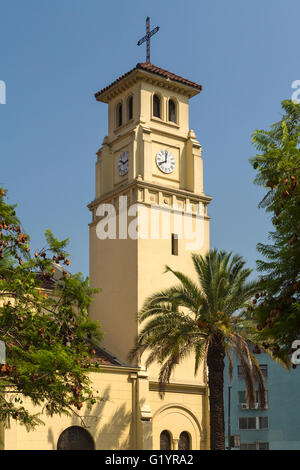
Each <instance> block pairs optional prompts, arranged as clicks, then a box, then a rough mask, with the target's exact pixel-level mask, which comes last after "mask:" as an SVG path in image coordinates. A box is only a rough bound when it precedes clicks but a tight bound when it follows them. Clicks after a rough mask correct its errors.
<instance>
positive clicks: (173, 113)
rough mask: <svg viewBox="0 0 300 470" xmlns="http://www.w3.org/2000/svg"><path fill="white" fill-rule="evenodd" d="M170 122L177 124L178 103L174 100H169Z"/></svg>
mask: <svg viewBox="0 0 300 470" xmlns="http://www.w3.org/2000/svg"><path fill="white" fill-rule="evenodd" d="M169 121H171V122H176V103H175V101H174V100H169Z"/></svg>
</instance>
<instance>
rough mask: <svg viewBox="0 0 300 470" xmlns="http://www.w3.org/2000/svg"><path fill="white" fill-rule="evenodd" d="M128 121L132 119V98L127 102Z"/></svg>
mask: <svg viewBox="0 0 300 470" xmlns="http://www.w3.org/2000/svg"><path fill="white" fill-rule="evenodd" d="M127 114H128V121H130V119H132V118H133V96H129V98H128V101H127Z"/></svg>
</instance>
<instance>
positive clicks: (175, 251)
mask: <svg viewBox="0 0 300 470" xmlns="http://www.w3.org/2000/svg"><path fill="white" fill-rule="evenodd" d="M171 241H172V255H175V256H178V235H176V233H172V237H171Z"/></svg>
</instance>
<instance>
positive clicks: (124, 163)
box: [118, 152, 128, 176]
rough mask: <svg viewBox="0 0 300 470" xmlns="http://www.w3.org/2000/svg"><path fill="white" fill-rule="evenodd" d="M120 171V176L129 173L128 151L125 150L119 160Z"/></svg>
mask: <svg viewBox="0 0 300 470" xmlns="http://www.w3.org/2000/svg"><path fill="white" fill-rule="evenodd" d="M118 171H119V175H120V176H124V175H126V174H127V173H128V152H123V153H121V155H120V158H119V161H118Z"/></svg>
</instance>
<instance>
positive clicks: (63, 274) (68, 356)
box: [0, 189, 101, 429]
mask: <svg viewBox="0 0 300 470" xmlns="http://www.w3.org/2000/svg"><path fill="white" fill-rule="evenodd" d="M15 207H16V206H12V205H9V204H8V203H7V200H6V191H5V190H4V189H0V340H2V341H4V342H5V345H6V352H7V361H6V364H2V365H1V364H0V422H5V421H6V420H7V419H9V418H13V419H15V420H17V421H18V422H19V423H21V424H23V425H25V426H26V427H27V428H28V429H31V428H33V427H35V426H36V425H37V424H40V423H42V420H41V418H40V416H39V415H38V414H32V413H30V412H29V411H28V408H27V407H26V403H27V400H29V402H31V403H32V404H33V405H37V406H40V407H42V411H43V413H45V414H46V415H50V416H52V415H53V414H55V413H59V414H61V413H66V414H71V413H76V414H78V411H76V410H80V409H81V407H82V406H83V403H86V404H87V405H88V406H91V405H92V404H93V403H95V401H96V399H98V398H97V397H95V396H94V393H95V392H94V391H93V390H92V387H91V384H90V381H89V378H88V370H89V367H90V357H92V356H93V353H95V350H94V349H93V346H92V344H93V342H94V341H96V340H99V339H100V338H101V333H100V330H99V327H98V325H97V324H95V323H93V322H92V321H91V320H90V319H89V317H88V312H87V308H88V306H89V305H90V302H91V294H92V293H94V292H97V291H98V290H95V289H91V288H90V286H89V280H88V279H84V278H83V277H82V275H81V274H80V273H79V274H75V275H72V274H70V273H68V272H67V271H66V270H65V268H64V265H65V266H68V265H69V264H70V261H69V258H68V256H69V255H68V253H67V252H66V245H67V242H68V240H63V241H58V240H57V239H56V238H55V237H54V236H53V235H52V233H51V232H50V231H49V230H47V231H46V234H45V236H46V241H47V246H46V247H45V248H43V249H42V250H40V251H35V253H34V254H33V255H31V250H30V245H29V242H30V238H29V236H28V235H27V234H26V233H24V232H23V230H22V228H21V224H20V221H19V220H18V218H17V216H16V212H15Z"/></svg>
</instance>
